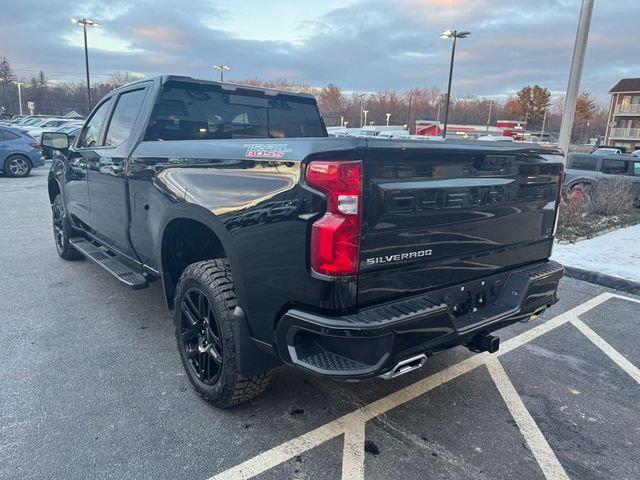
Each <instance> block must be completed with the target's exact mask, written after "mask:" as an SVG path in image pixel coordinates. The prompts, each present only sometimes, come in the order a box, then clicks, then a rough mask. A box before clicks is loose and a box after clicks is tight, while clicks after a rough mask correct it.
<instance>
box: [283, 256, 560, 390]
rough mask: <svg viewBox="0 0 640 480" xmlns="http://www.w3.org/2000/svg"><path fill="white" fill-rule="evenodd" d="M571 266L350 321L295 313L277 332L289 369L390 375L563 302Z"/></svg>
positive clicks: (404, 303) (367, 312)
mask: <svg viewBox="0 0 640 480" xmlns="http://www.w3.org/2000/svg"><path fill="white" fill-rule="evenodd" d="M563 273H564V268H563V267H562V266H561V265H560V264H558V263H556V262H552V261H545V262H539V263H535V264H533V265H529V266H526V267H522V268H518V269H515V270H511V271H508V272H503V273H500V274H496V275H491V276H488V277H484V278H480V279H478V280H474V281H471V282H467V283H465V284H461V285H456V286H454V287H448V288H443V289H439V290H437V291H433V292H429V293H427V294H424V295H420V296H415V297H410V298H406V299H403V300H400V301H396V302H393V303H387V304H384V305H379V306H375V307H370V308H365V309H361V310H360V311H359V312H358V313H355V314H352V315H345V316H338V317H336V316H328V315H322V314H317V313H312V312H308V311H304V310H298V309H292V310H289V311H287V312H286V313H285V314H284V315H283V317H282V318H281V320H280V321H279V322H278V325H277V328H276V343H277V347H278V352H279V354H280V356H281V358H282V360H283V361H284V362H285V363H288V364H290V365H293V366H296V367H299V368H302V369H304V370H307V371H310V372H313V373H316V374H319V375H324V376H328V377H332V378H336V379H344V380H356V379H365V378H370V377H375V376H379V375H383V374H385V373H387V372H389V371H390V370H392V369H393V368H394V366H395V365H396V364H397V363H398V362H400V361H402V360H404V359H407V358H410V357H413V356H415V355H419V354H423V353H424V354H426V355H427V356H428V355H431V354H434V353H436V352H438V351H441V350H445V349H447V348H451V347H454V346H456V345H461V344H466V343H468V342H470V341H471V339H472V338H473V337H475V336H476V335H479V334H486V333H489V332H492V331H495V330H498V329H500V328H502V327H505V326H507V325H509V324H511V323H514V322H517V321H519V320H524V319H528V318H530V317H531V316H532V315H534V314H536V313H538V312H540V311H541V310H543V309H544V308H547V307H549V306H551V305H553V304H554V303H556V302H557V301H558V298H557V293H556V292H557V289H558V283H559V281H560V279H561V278H562V275H563Z"/></svg>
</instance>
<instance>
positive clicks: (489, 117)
mask: <svg viewBox="0 0 640 480" xmlns="http://www.w3.org/2000/svg"><path fill="white" fill-rule="evenodd" d="M492 107H493V100H490V101H489V116H488V117H487V135H488V134H489V124H490V123H491V108H492Z"/></svg>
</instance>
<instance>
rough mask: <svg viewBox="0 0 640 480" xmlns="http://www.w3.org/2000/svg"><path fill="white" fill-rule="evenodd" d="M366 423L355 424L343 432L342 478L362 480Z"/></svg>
mask: <svg viewBox="0 0 640 480" xmlns="http://www.w3.org/2000/svg"><path fill="white" fill-rule="evenodd" d="M365 426H366V422H355V423H354V425H353V428H351V429H350V430H348V431H346V432H344V446H343V448H342V478H348V479H349V480H364V431H365Z"/></svg>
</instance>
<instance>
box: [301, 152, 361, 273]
mask: <svg viewBox="0 0 640 480" xmlns="http://www.w3.org/2000/svg"><path fill="white" fill-rule="evenodd" d="M306 178H307V184H309V185H310V186H311V187H314V188H317V189H318V190H320V191H321V192H322V193H324V194H325V195H326V197H327V212H326V213H325V214H324V216H323V217H322V218H321V219H320V220H317V221H316V222H315V223H314V224H313V226H312V227H311V268H313V270H314V271H316V272H318V273H322V274H325V275H331V276H342V275H355V274H357V273H358V264H359V261H360V234H361V225H362V162H361V161H359V160H358V161H333V160H315V161H312V162H311V163H309V166H308V167H307V175H306Z"/></svg>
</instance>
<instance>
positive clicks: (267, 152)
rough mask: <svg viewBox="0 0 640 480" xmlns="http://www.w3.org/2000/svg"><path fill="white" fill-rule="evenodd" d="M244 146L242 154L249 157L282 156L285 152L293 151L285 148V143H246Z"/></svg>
mask: <svg viewBox="0 0 640 480" xmlns="http://www.w3.org/2000/svg"><path fill="white" fill-rule="evenodd" d="M244 147H245V148H246V150H245V152H244V156H245V157H251V158H256V157H258V158H284V156H285V154H287V153H288V152H292V151H293V150H292V149H290V148H287V144H286V143H247V144H245V146H244Z"/></svg>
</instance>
